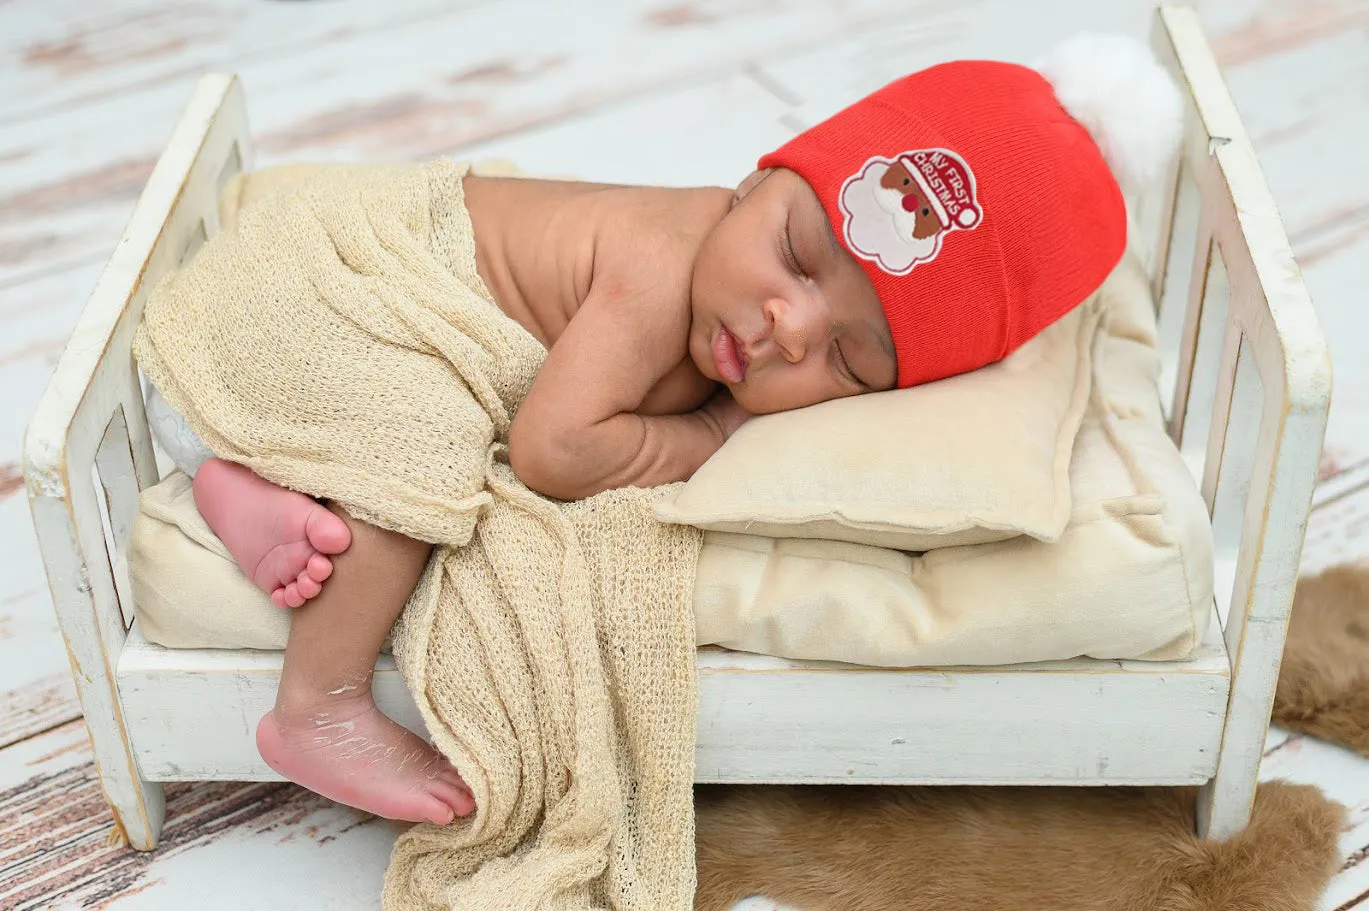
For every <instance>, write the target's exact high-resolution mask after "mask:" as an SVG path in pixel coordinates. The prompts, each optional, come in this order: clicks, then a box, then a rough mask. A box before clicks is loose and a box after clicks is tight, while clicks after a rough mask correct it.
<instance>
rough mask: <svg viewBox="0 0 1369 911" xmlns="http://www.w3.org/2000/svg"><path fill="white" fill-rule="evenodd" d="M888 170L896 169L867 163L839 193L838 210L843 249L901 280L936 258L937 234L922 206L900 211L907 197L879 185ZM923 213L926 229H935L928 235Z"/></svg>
mask: <svg viewBox="0 0 1369 911" xmlns="http://www.w3.org/2000/svg"><path fill="white" fill-rule="evenodd" d="M891 167H898V168H901V167H902V165H898V164H897V163H891V162H888V161H882V160H872V161H870V162H868V163H867V164H866V166H865V169H864V170H863V171H862V172H861V173H860V174H859V175H856V176H853V177H852V178H851V179H850V180H848V181H847V182H846V185H845V186H844V187H842V191H841V208H842V212H843V213H844V214H845V215H846V243H847V245H848V246H849V247H850V248H851V250H852V251H853V252H855V253H856V254H857V255H859V256H862V257H864V258H865V259H868V260H871V261H872V262H874V263H876V264H877V265H878V266H879V267H880V268H881V269H883V270H884V271H886V272H892V273H893V274H895V275H903V274H906V273H907V272H909V271H911V270H912V268H913V266H915V265H917V264H918V263H920V262H925V261H927V260H929V259H932V258H933V257H935V256H936V254H937V251H938V250H939V249H940V247H941V234H942V232H941V230H940V224H939V223H937V217H936V213H935V212H930V203H929V201H928V200H926V199H921V198H919V199H917V200H916V204H915V205H914V206H912V207H905V205H904V200H905V199H907V198H908V195H907V194H905V193H904V192H902V191H900V190H899V189H895V188H893V187H888V186H882V185H881V183H882V182H883V181H884V178H885V176H886V173H887V172H888V171H889V170H890V169H891ZM924 210H928V211H929V215H930V219H931V223H932V224H934V225H935V226H936V227H935V229H934V230H932V231H931V232H930V233H928V231H927V225H928V215H924V214H923V211H924ZM919 234H924V235H926V236H923V237H919V236H918V235H919Z"/></svg>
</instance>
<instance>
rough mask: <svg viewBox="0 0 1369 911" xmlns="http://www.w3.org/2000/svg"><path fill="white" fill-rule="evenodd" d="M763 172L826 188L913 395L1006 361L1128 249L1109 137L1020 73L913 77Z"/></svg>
mask: <svg viewBox="0 0 1369 911" xmlns="http://www.w3.org/2000/svg"><path fill="white" fill-rule="evenodd" d="M758 167H761V168H768V167H784V168H789V169H791V170H793V171H795V172H796V173H798V174H799V176H801V177H802V178H803V179H804V180H806V181H807V182H808V184H809V186H811V187H812V188H813V190H814V191H815V192H816V193H817V196H818V199H819V200H820V201H821V203H822V206H823V209H824V210H825V211H826V213H827V217H828V218H829V219H830V220H831V223H832V228H833V230H834V232H835V233H836V236H837V238H838V239H839V240H840V241H841V242H842V243H843V244H844V245H845V246H846V248H847V249H848V250H849V251H850V252H851V253H852V255H854V256H855V257H856V259H857V260H858V261H859V262H860V264H861V266H862V267H863V268H864V269H865V273H866V274H867V275H868V276H869V277H870V281H871V282H872V283H873V284H874V287H875V291H876V292H877V293H878V295H879V299H880V302H881V304H882V305H883V307H884V313H885V316H886V317H887V318H888V320H889V327H890V329H891V330H892V334H893V338H894V348H895V351H896V353H897V356H898V385H899V386H900V387H907V386H915V385H918V384H921V383H926V382H930V381H933V380H938V379H942V378H944V377H948V376H954V375H956V374H959V373H966V372H968V371H970V370H974V369H977V368H979V367H983V366H985V365H987V364H991V363H994V362H995V361H999V360H1002V359H1003V358H1004V357H1006V356H1007V355H1008V354H1009V353H1011V352H1012V351H1014V350H1016V349H1017V348H1018V347H1019V346H1021V345H1022V344H1023V343H1024V342H1026V341H1027V340H1028V339H1030V338H1032V337H1033V336H1035V335H1036V334H1037V333H1038V332H1040V331H1041V330H1042V329H1044V328H1045V327H1046V326H1048V325H1050V324H1051V323H1052V322H1054V321H1055V320H1057V319H1059V318H1060V317H1061V316H1062V315H1064V314H1065V313H1067V312H1068V311H1069V310H1071V309H1072V308H1073V307H1075V306H1077V305H1078V304H1080V303H1082V302H1083V301H1084V300H1085V299H1086V298H1088V297H1089V296H1090V295H1092V294H1093V292H1095V291H1097V290H1098V288H1099V286H1100V285H1102V283H1103V280H1104V279H1105V278H1106V277H1107V276H1108V274H1109V273H1110V272H1111V271H1112V269H1113V267H1114V266H1116V265H1117V263H1118V261H1119V260H1120V259H1121V256H1122V252H1123V250H1124V249H1125V247H1126V230H1127V229H1126V207H1125V203H1124V201H1123V197H1122V192H1121V189H1120V188H1119V187H1118V185H1117V181H1116V180H1115V178H1114V177H1113V174H1112V172H1111V171H1110V170H1109V169H1108V166H1107V163H1106V162H1105V161H1104V160H1103V156H1102V153H1101V152H1100V151H1099V149H1098V146H1097V144H1096V143H1095V142H1094V140H1093V138H1092V137H1091V136H1090V135H1089V133H1088V132H1087V131H1086V130H1085V129H1084V127H1083V126H1082V125H1080V124H1079V123H1078V122H1077V121H1075V120H1074V119H1073V118H1072V117H1070V115H1069V114H1068V113H1067V112H1066V111H1065V110H1064V108H1062V107H1061V106H1060V102H1059V101H1058V100H1057V99H1056V96H1055V93H1054V90H1053V89H1052V88H1051V86H1050V84H1049V83H1048V82H1046V80H1045V78H1044V77H1042V76H1041V74H1040V73H1037V72H1036V71H1034V70H1031V69H1028V68H1026V67H1023V66H1019V65H1017V64H1010V63H999V62H993V61H956V62H953V63H945V64H940V65H938V66H933V67H931V68H929V69H925V70H921V71H919V72H916V73H913V74H911V75H909V76H905V77H904V78H902V79H899V80H897V81H895V82H892V83H890V84H889V85H887V86H885V87H884V88H882V89H880V90H878V91H876V92H874V93H873V94H871V95H868V96H866V97H865V98H863V99H861V100H860V101H857V102H856V103H854V104H852V105H851V106H849V107H847V108H846V109H844V110H842V111H839V112H838V113H836V114H834V115H833V116H832V117H830V118H828V119H827V120H825V121H823V122H821V123H819V124H817V125H816V126H814V127H812V128H811V129H809V130H806V131H805V132H803V133H801V134H799V135H798V136H796V137H795V138H794V139H792V140H790V141H789V142H788V143H786V144H785V145H783V146H781V147H780V148H779V149H777V150H776V151H774V152H772V153H770V154H769V155H766V156H764V157H763V158H761V160H760V162H759V165H758Z"/></svg>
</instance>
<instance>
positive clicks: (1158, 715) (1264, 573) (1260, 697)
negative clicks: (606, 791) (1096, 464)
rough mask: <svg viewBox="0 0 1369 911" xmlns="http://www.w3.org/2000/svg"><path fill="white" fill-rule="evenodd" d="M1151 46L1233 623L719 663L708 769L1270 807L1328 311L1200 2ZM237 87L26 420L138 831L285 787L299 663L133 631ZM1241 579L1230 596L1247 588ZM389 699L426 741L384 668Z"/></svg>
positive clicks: (1189, 369)
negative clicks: (1038, 643) (169, 787)
mask: <svg viewBox="0 0 1369 911" xmlns="http://www.w3.org/2000/svg"><path fill="white" fill-rule="evenodd" d="M1153 43H1154V47H1155V49H1156V52H1157V54H1158V55H1159V56H1160V58H1161V59H1162V60H1163V61H1165V62H1166V63H1167V64H1168V65H1170V66H1171V68H1172V69H1173V71H1174V72H1175V74H1176V77H1177V79H1178V81H1179V83H1180V85H1181V86H1183V87H1185V88H1187V90H1188V92H1189V101H1188V109H1187V115H1186V117H1187V122H1186V131H1185V141H1184V144H1183V148H1182V152H1181V154H1180V155H1179V157H1178V159H1177V160H1176V161H1175V163H1174V165H1173V167H1172V168H1171V171H1170V173H1169V175H1168V180H1167V181H1166V182H1165V185H1164V186H1163V187H1161V188H1160V190H1158V191H1157V192H1155V193H1154V194H1153V196H1152V197H1151V198H1149V199H1146V200H1143V201H1142V204H1141V205H1140V206H1138V209H1137V216H1138V224H1139V225H1140V230H1141V231H1142V232H1143V237H1144V238H1146V239H1149V238H1154V239H1155V241H1156V243H1155V252H1154V253H1153V254H1152V255H1150V257H1149V260H1148V266H1149V269H1150V273H1151V276H1152V287H1153V289H1154V291H1155V292H1156V297H1157V300H1158V301H1159V307H1160V325H1161V332H1162V336H1163V338H1162V343H1163V344H1164V345H1165V346H1166V348H1165V353H1166V357H1167V365H1168V370H1167V373H1168V377H1167V380H1168V386H1167V389H1172V390H1173V392H1172V395H1171V396H1170V399H1171V401H1170V403H1169V404H1170V407H1169V414H1170V423H1171V433H1172V434H1173V436H1174V437H1175V439H1176V440H1178V441H1179V442H1180V444H1181V448H1182V449H1183V451H1184V453H1185V456H1186V458H1187V460H1188V462H1189V464H1190V465H1191V466H1192V468H1193V470H1194V472H1195V476H1196V477H1197V478H1198V479H1200V480H1201V485H1202V491H1203V495H1204V497H1205V499H1206V501H1207V504H1208V506H1209V509H1210V511H1211V513H1212V516H1213V530H1214V537H1215V542H1216V553H1217V568H1216V569H1217V591H1218V598H1217V603H1216V604H1215V605H1214V610H1215V611H1216V614H1217V622H1214V623H1213V624H1212V625H1211V628H1210V632H1209V635H1208V636H1207V638H1206V639H1205V640H1204V641H1203V642H1202V644H1201V645H1200V647H1199V648H1198V649H1197V651H1196V652H1195V654H1194V655H1193V656H1192V657H1191V658H1190V659H1189V660H1187V661H1183V662H1170V663H1147V662H1140V661H1096V660H1072V661H1063V662H1053V663H1049V664H1035V665H1016V666H1010V667H975V668H971V667H965V668H938V669H931V670H883V669H874V668H855V667H850V666H842V665H833V664H817V663H803V662H794V661H786V660H781V659H772V658H766V657H760V656H753V655H743V654H738V653H731V652H727V651H723V650H718V649H703V650H701V651H700V652H699V657H698V666H699V707H698V739H697V779H698V780H699V781H702V782H765V783H769V782H810V783H818V782H823V783H834V782H856V783H877V782H878V783H904V784H1033V785H1035V784H1055V785H1142V784H1197V785H1202V786H1203V797H1202V800H1201V801H1200V805H1199V816H1198V819H1197V822H1196V824H1197V827H1198V830H1199V831H1200V832H1201V833H1204V834H1206V835H1209V836H1211V837H1216V838H1222V837H1226V836H1229V835H1231V834H1232V833H1234V832H1236V831H1238V830H1239V829H1241V828H1242V827H1243V826H1244V825H1245V823H1246V821H1247V819H1248V816H1249V812H1250V805H1251V799H1252V796H1253V793H1254V788H1255V782H1256V775H1257V771H1258V765H1259V759H1260V754H1261V748H1262V746H1263V742H1264V737H1265V733H1266V730H1267V728H1268V719H1269V712H1270V708H1271V704H1272V701H1273V694H1274V686H1275V681H1276V677H1277V670H1278V665H1279V660H1280V656H1281V653H1282V648H1283V642H1284V633H1285V628H1286V624H1287V619H1288V612H1289V608H1290V605H1291V601H1292V595H1293V588H1294V583H1295V579H1296V574H1297V567H1298V563H1299V557H1300V553H1301V549H1302V544H1303V535H1304V530H1305V526H1306V521H1307V516H1308V510H1309V506H1310V501H1311V495H1312V489H1313V485H1314V482H1315V478H1316V472H1317V467H1318V461H1319V457H1320V451H1321V443H1322V436H1323V432H1324V429H1325V422H1326V413H1327V406H1328V402H1329V397H1330V365H1329V361H1328V356H1327V352H1326V348H1325V345H1324V341H1323V338H1322V335H1321V330H1320V328H1319V325H1318V322H1317V318H1316V315H1315V313H1314V311H1313V309H1312V305H1311V302H1310V300H1309V299H1308V296H1307V293H1306V290H1305V289H1304V287H1303V283H1302V280H1301V277H1300V274H1299V272H1298V269H1297V266H1296V265H1295V263H1294V262H1293V258H1292V253H1291V251H1290V249H1289V245H1288V241H1287V238H1286V236H1285V233H1284V229H1283V226H1282V224H1281V223H1280V221H1279V217H1278V213H1277V212H1276V210H1275V208H1274V204H1273V201H1272V199H1271V197H1270V194H1269V191H1268V189H1267V187H1266V185H1265V182H1264V179H1263V176H1262V175H1261V173H1260V170H1259V166H1258V164H1257V162H1256V159H1255V155H1254V152H1253V150H1252V148H1251V145H1250V142H1249V139H1248V137H1247V136H1246V134H1245V131H1244V129H1243V127H1242V125H1241V123H1240V120H1239V118H1238V116H1237V113H1236V110H1235V108H1234V106H1233V105H1232V102H1231V99H1230V97H1229V95H1228V93H1227V91H1226V88H1225V86H1224V84H1223V82H1222V80H1221V76H1220V74H1219V72H1218V68H1217V65H1216V62H1215V60H1214V58H1213V56H1212V54H1211V52H1210V50H1209V48H1208V46H1207V44H1206V42H1205V40H1204V38H1203V35H1202V33H1201V30H1200V28H1199V26H1198V21H1197V18H1196V16H1195V15H1194V14H1193V12H1192V11H1191V10H1188V9H1185V8H1165V9H1162V10H1160V11H1159V12H1158V13H1157V15H1156V18H1155V27H1154V30H1153ZM251 160H252V149H251V142H250V136H249V133H248V127H247V119H246V109H245V106H244V99H243V94H242V91H241V89H240V87H239V84H238V83H237V81H236V80H235V79H234V78H233V77H232V76H228V75H209V76H206V77H204V79H203V80H202V81H201V83H200V85H199V87H198V88H197V90H196V92H195V94H194V97H193V98H192V99H191V101H190V104H189V106H188V107H187V108H186V111H185V114H184V116H183V117H182V119H181V121H180V123H179V124H178V125H177V127H176V130H175V133H174V134H173V136H172V138H171V141H170V143H169V145H168V146H167V149H166V151H165V152H164V154H163V155H162V157H161V159H160V161H159V162H158V164H157V167H156V169H155V170H154V172H153V174H152V176H151V178H150V179H149V181H148V183H147V187H146V189H145V191H144V192H143V194H142V198H141V199H140V200H139V202H138V205H137V207H136V209H135V210H134V214H133V217H132V219H131V221H130V223H129V225H128V228H127V230H126V231H125V233H124V235H123V238H122V239H121V240H120V242H119V244H118V247H117V248H116V250H115V252H114V253H113V255H112V257H111V259H110V261H109V264H108V266H107V268H106V270H105V272H104V274H103V276H102V278H101V279H100V282H99V284H98V286H97V287H96V289H95V291H94V293H93V295H92V297H91V299H90V302H89V304H88V305H87V307H86V309H85V311H84V313H83V314H82V315H81V317H80V319H79V321H78V322H77V325H76V328H75V330H74V333H73V336H72V339H71V341H70V343H69V345H68V347H67V349H66V351H65V352H64V354H63V356H62V358H61V361H60V363H59V365H58V367H57V371H56V374H55V376H54V377H53V379H52V382H51V384H50V386H49V387H48V389H47V390H46V392H45V394H44V396H43V398H42V401H41V403H40V405H39V408H38V410H37V412H36V414H35V416H34V418H33V421H32V423H31V425H30V428H29V433H28V437H27V441H26V449H25V481H26V485H27V491H28V495H29V497H30V500H31V503H32V508H33V515H34V522H35V526H36V529H37V532H38V537H39V541H40V544H41V548H42V554H43V560H44V563H45V566H46V570H47V576H48V580H49V584H50V586H51V590H52V598H53V603H54V606H55V609H56V612H57V618H58V621H59V625H60V628H61V632H62V635H63V637H64V639H65V642H66V646H67V649H68V652H69V655H70V658H71V666H72V673H73V675H74V677H75V680H76V686H77V691H78V693H79V695H80V699H81V705H82V708H83V710H84V713H85V717H86V721H87V724H88V726H89V729H90V734H91V739H92V742H93V745H94V752H95V757H96V763H97V765H98V768H99V772H100V777H101V781H102V784H103V787H104V791H105V795H106V797H107V799H108V801H109V803H110V806H111V808H112V809H113V812H114V815H115V819H116V824H117V825H118V826H119V827H120V828H122V830H123V832H124V833H125V834H126V835H127V837H128V840H129V842H130V843H131V844H132V845H133V847H135V848H138V849H142V850H150V849H152V848H154V847H155V846H156V844H157V839H158V835H159V832H160V829H161V827H162V822H163V815H164V801H163V793H162V783H163V782H167V781H182V780H202V779H225V780H268V779H272V778H275V777H276V776H275V775H274V773H273V772H271V770H270V769H268V768H267V766H266V765H265V763H264V762H262V760H261V759H260V757H259V756H258V755H257V753H256V748H255V745H254V741H253V729H254V726H255V723H256V721H257V719H258V718H259V717H260V716H261V714H262V713H263V712H265V711H266V710H267V709H268V708H269V707H270V706H271V704H272V702H273V700H274V694H275V689H276V683H277V680H278V678H279V674H280V666H281V655H280V654H278V653H272V652H254V651H247V650H243V651H229V650H221V651H210V650H171V649H165V648H161V647H159V646H155V645H152V644H150V643H149V642H148V641H147V640H146V639H145V638H144V637H143V636H142V634H141V633H140V631H139V629H138V627H137V625H136V623H134V622H133V617H134V612H133V608H132V602H131V598H130V594H129V591H130V589H129V585H128V580H127V578H126V573H125V569H124V568H125V557H126V554H127V546H128V542H129V537H130V534H131V531H132V526H133V520H134V517H135V516H136V515H137V511H138V494H139V491H140V490H141V489H143V488H146V487H148V486H150V485H152V484H154V483H156V482H157V480H158V478H159V469H158V464H157V459H156V457H155V455H154V452H153V446H152V441H151V437H150V435H149V432H148V427H147V419H146V415H145V413H144V410H143V395H142V390H141V388H140V384H139V380H138V375H137V372H136V369H135V366H134V364H133V360H132V356H131V352H130V341H131V338H132V334H133V330H134V327H135V325H136V324H137V321H138V319H139V317H140V315H141V312H142V307H143V303H144V301H145V299H146V296H147V293H148V291H149V290H150V288H151V287H152V285H153V284H154V283H155V281H156V280H157V278H158V277H159V276H160V275H161V274H163V273H164V272H165V271H167V270H168V269H171V268H174V267H175V266H177V265H178V264H179V263H181V262H182V261H184V260H185V259H186V257H188V256H189V255H191V254H192V253H193V252H194V251H195V250H196V249H197V248H198V246H199V245H200V244H201V243H202V242H203V241H204V240H205V239H206V238H207V237H208V236H209V235H212V234H213V233H214V232H215V230H217V228H218V214H217V195H218V190H219V188H220V187H222V186H223V184H224V182H225V181H226V180H227V179H228V178H229V177H231V176H232V175H233V174H234V173H236V172H237V171H238V170H239V169H242V168H245V167H249V166H250V163H251ZM1228 595H1229V597H1228ZM375 690H376V696H377V699H378V701H379V703H380V704H381V706H382V707H383V708H384V709H385V710H386V711H387V712H390V713H391V714H392V715H394V716H395V717H396V718H397V719H398V720H400V721H401V722H402V723H404V724H406V725H408V726H410V727H412V728H414V729H416V730H420V731H421V730H422V726H421V721H420V720H419V718H418V715H417V712H416V710H415V709H414V707H413V704H412V702H411V701H410V700H409V697H408V694H407V692H406V690H405V687H404V684H403V682H402V681H401V680H400V678H399V675H398V673H397V672H396V671H395V669H394V665H393V663H392V662H391V661H390V660H389V658H388V657H382V659H381V661H380V663H379V664H378V667H377V672H376V677H375Z"/></svg>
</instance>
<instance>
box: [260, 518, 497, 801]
mask: <svg viewBox="0 0 1369 911" xmlns="http://www.w3.org/2000/svg"><path fill="white" fill-rule="evenodd" d="M334 511H335V512H336V513H337V516H338V517H340V518H341V520H342V521H343V522H344V523H345V524H346V526H347V527H348V528H349V529H350V534H351V539H352V546H351V547H350V548H348V550H347V552H346V553H345V554H343V555H342V556H340V557H338V559H337V560H336V561H335V569H334V573H333V577H332V579H331V580H330V581H329V583H328V587H327V588H326V589H325V590H324V591H323V593H322V594H321V595H319V596H318V597H317V598H315V599H313V600H312V601H311V602H310V603H309V604H308V605H306V606H305V607H304V608H302V609H301V610H299V611H296V612H295V614H294V616H293V618H292V619H291V625H290V639H289V642H288V643H287V644H286V648H285V668H284V671H283V672H282V674H281V681H280V689H279V690H278V691H277V693H276V707H275V709H274V710H272V711H271V712H270V713H269V714H267V715H266V716H265V717H263V718H262V719H261V722H260V723H259V724H258V725H257V749H258V750H260V751H261V755H262V758H263V759H265V760H266V762H267V764H268V765H269V766H271V768H273V769H275V770H276V771H277V772H279V773H280V774H282V775H284V776H285V777H286V778H289V779H290V780H291V781H294V782H296V783H298V784H302V785H304V786H305V787H306V788H309V789H310V790H312V791H316V792H317V793H319V794H322V795H323V796H324V797H327V798H330V799H332V800H336V801H338V802H339V803H345V804H347V805H349V806H353V807H357V808H358V809H361V810H365V811H367V812H368V813H375V814H376V815H378V816H384V817H387V818H389V819H406V820H410V821H413V822H423V821H431V822H435V823H438V824H446V823H449V822H451V821H452V819H453V818H454V817H456V816H464V815H466V814H467V813H470V812H471V811H472V810H473V809H474V808H475V802H474V800H473V799H472V797H471V793H470V790H469V789H468V788H467V787H466V784H465V782H463V781H462V780H461V777H460V776H459V775H458V774H457V772H456V769H455V768H454V767H453V766H452V764H451V763H450V762H448V761H447V760H446V759H445V758H443V757H442V755H441V754H439V753H438V752H437V751H436V750H434V749H433V748H432V747H430V746H429V745H428V744H427V743H425V742H423V741H422V740H421V739H419V738H418V737H416V736H415V735H414V734H412V733H410V732H409V731H407V730H405V729H404V728H402V727H400V726H399V725H398V724H396V723H395V722H393V721H391V720H390V719H389V718H387V717H386V716H385V715H384V714H383V713H382V712H381V711H380V709H379V708H377V707H376V704H375V701H374V700H373V699H372V697H371V672H372V670H373V669H374V667H375V660H376V656H377V655H378V654H380V646H381V645H382V644H383V643H384V641H385V636H386V635H387V634H388V633H389V631H390V627H391V626H392V625H393V624H394V622H395V620H396V619H397V618H398V617H399V614H400V612H401V611H402V610H403V609H404V604H405V602H407V601H408V599H409V595H410V594H411V593H412V592H413V589H414V586H415V585H416V584H417V582H418V578H419V576H420V575H422V573H423V568H424V566H425V565H426V563H427V560H428V553H429V550H430V548H429V546H428V545H427V544H424V543H422V542H419V541H414V540H412V539H410V538H406V537H404V536H402V535H398V534H395V533H393V532H388V531H383V530H381V529H379V528H376V527H374V526H371V525H367V524H365V523H362V522H358V521H356V520H355V519H353V518H352V517H351V516H349V515H347V514H346V513H344V512H342V511H341V510H339V509H335V510H334ZM330 515H331V514H330Z"/></svg>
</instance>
